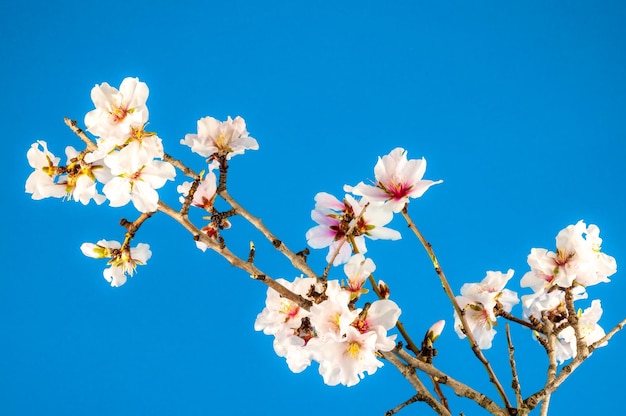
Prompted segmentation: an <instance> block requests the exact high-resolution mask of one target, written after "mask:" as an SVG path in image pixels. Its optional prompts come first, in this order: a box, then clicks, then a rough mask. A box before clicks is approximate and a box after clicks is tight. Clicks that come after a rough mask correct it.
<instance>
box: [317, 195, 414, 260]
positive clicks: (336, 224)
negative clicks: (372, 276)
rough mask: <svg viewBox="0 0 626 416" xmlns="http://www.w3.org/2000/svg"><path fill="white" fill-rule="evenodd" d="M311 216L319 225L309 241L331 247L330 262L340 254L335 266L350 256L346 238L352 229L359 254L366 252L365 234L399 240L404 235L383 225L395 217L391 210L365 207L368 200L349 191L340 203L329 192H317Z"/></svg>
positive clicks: (350, 249) (350, 250) (319, 246)
mask: <svg viewBox="0 0 626 416" xmlns="http://www.w3.org/2000/svg"><path fill="white" fill-rule="evenodd" d="M364 209H365V211H364V212H363V210H364ZM361 213H363V215H361ZM311 218H312V219H313V221H315V222H316V223H318V225H317V226H315V227H313V228H311V229H309V230H308V231H307V233H306V239H307V242H308V243H309V245H310V246H311V247H313V248H324V247H329V251H328V255H327V256H326V261H328V262H330V261H331V260H332V259H333V256H335V253H337V256H336V257H335V259H334V261H333V264H334V265H335V266H337V265H339V264H343V263H345V262H347V261H348V260H349V259H350V256H351V254H352V248H351V247H350V244H348V240H347V237H348V233H349V232H350V230H352V231H351V232H352V234H351V235H352V236H353V237H354V243H355V244H356V248H357V251H358V252H360V253H365V252H367V248H366V247H365V237H368V238H370V239H372V240H377V239H383V240H398V239H400V238H401V237H402V236H401V235H400V233H399V232H398V231H396V230H392V229H390V228H386V227H384V225H386V224H388V223H389V222H390V221H391V220H392V219H393V213H392V212H391V211H389V210H386V209H384V208H383V207H377V206H367V207H366V203H365V202H363V201H357V200H356V199H355V198H354V197H353V196H351V195H348V194H346V196H345V199H344V200H343V202H341V201H339V200H338V199H337V198H335V197H334V196H333V195H330V194H328V193H326V192H320V193H318V194H317V195H316V196H315V209H314V210H313V211H312V212H311Z"/></svg>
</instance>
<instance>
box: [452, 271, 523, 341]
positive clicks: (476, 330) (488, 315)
mask: <svg viewBox="0 0 626 416" xmlns="http://www.w3.org/2000/svg"><path fill="white" fill-rule="evenodd" d="M512 277H513V270H510V269H509V271H508V272H507V273H506V274H504V273H501V272H494V271H488V272H487V275H486V276H485V278H484V279H483V280H482V281H481V282H480V283H466V284H464V285H463V286H462V287H461V296H457V297H456V301H457V303H458V305H459V307H460V308H461V309H462V310H463V311H464V315H465V320H466V321H467V324H468V326H469V328H468V329H469V330H470V331H471V332H472V334H473V335H474V338H475V339H476V342H477V343H478V347H479V348H480V349H489V348H491V342H492V340H493V337H494V336H495V334H496V330H495V326H496V313H495V312H496V311H495V310H496V307H499V308H502V310H504V311H505V312H510V311H511V309H512V308H513V305H515V304H517V303H519V299H518V297H517V294H516V293H515V292H513V291H511V290H509V289H505V288H504V286H505V285H506V283H507V282H508V281H509V280H510V279H511V278H512ZM454 330H455V331H456V333H457V334H458V336H459V337H460V338H465V336H466V335H465V333H464V332H463V329H462V323H461V319H460V318H459V316H458V314H457V313H456V311H455V312H454Z"/></svg>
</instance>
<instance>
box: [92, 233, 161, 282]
mask: <svg viewBox="0 0 626 416" xmlns="http://www.w3.org/2000/svg"><path fill="white" fill-rule="evenodd" d="M80 249H81V251H82V252H83V254H84V255H86V256H88V257H93V258H96V259H103V258H108V259H110V260H109V261H108V263H107V264H108V265H110V266H111V267H109V268H108V269H105V270H104V272H103V276H104V278H105V279H106V281H107V282H109V283H110V284H111V286H113V287H119V286H122V285H123V284H124V283H126V277H127V275H128V276H131V277H132V276H133V275H134V274H135V269H136V267H137V265H145V264H146V263H147V262H148V260H149V259H150V257H151V256H152V252H151V251H150V246H149V245H148V244H144V243H139V244H137V246H136V247H133V248H130V249H129V248H125V249H122V245H121V244H120V243H119V242H118V241H107V240H100V241H98V243H96V244H93V243H83V244H82V245H81V246H80Z"/></svg>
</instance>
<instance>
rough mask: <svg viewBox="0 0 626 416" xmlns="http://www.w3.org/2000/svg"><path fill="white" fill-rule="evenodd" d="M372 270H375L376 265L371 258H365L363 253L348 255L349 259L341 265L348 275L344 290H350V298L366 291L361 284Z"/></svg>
mask: <svg viewBox="0 0 626 416" xmlns="http://www.w3.org/2000/svg"><path fill="white" fill-rule="evenodd" d="M374 270H376V265H375V264H374V262H373V261H372V259H366V258H365V256H363V254H361V253H358V254H355V255H353V256H352V257H350V260H348V262H347V263H346V264H345V265H344V266H343V271H344V273H345V274H346V276H347V277H348V286H347V287H346V290H348V291H349V292H350V296H351V299H356V298H358V297H360V296H361V295H362V294H365V293H367V292H368V290H367V289H365V288H364V287H363V285H364V284H365V282H366V281H367V278H368V277H369V276H370V275H371V274H372V273H373V272H374Z"/></svg>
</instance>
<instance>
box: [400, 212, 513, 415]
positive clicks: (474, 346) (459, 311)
mask: <svg viewBox="0 0 626 416" xmlns="http://www.w3.org/2000/svg"><path fill="white" fill-rule="evenodd" d="M401 212H402V216H403V217H404V219H405V220H406V222H407V224H408V226H409V228H410V229H411V230H412V231H413V233H415V235H416V236H417V238H418V239H419V241H420V242H421V243H422V246H424V249H425V250H426V253H427V254H428V257H430V261H431V262H432V264H433V266H434V268H435V272H436V273H437V276H439V280H440V281H441V285H442V286H443V290H444V291H445V293H446V295H447V296H448V299H450V302H452V305H453V306H454V310H455V311H456V313H457V315H458V316H459V319H460V320H461V325H462V329H463V333H464V334H465V335H466V337H467V339H468V341H469V343H470V347H471V348H472V351H473V352H474V355H476V357H477V358H478V360H479V361H480V362H481V363H482V364H483V366H484V367H485V370H486V371H487V374H488V375H489V380H490V381H491V382H492V383H493V385H494V386H495V388H496V390H497V391H498V394H499V395H500V398H501V399H502V401H503V402H504V405H505V406H506V408H507V409H511V408H512V406H511V403H510V402H509V399H508V398H507V396H506V393H505V391H504V388H503V387H502V384H501V383H500V381H499V380H498V377H497V376H496V373H495V372H494V370H493V368H492V367H491V363H489V360H487V358H486V357H485V355H484V354H483V353H482V351H481V349H480V348H479V347H478V343H477V342H476V338H475V337H474V334H472V331H471V330H470V326H469V325H468V323H467V319H465V313H464V311H463V309H461V307H460V306H459V304H458V302H457V301H456V298H455V296H454V293H453V292H452V289H451V287H450V284H449V283H448V279H447V278H446V275H445V274H444V272H443V270H442V269H441V266H440V265H439V260H438V259H437V256H436V255H435V252H434V250H433V247H432V245H431V244H430V243H429V242H428V241H426V239H425V238H424V236H423V235H422V233H421V232H420V231H419V229H418V228H417V226H416V225H415V223H414V222H413V220H412V219H411V217H410V216H409V212H408V205H405V206H404V208H403V209H402V211H401Z"/></svg>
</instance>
